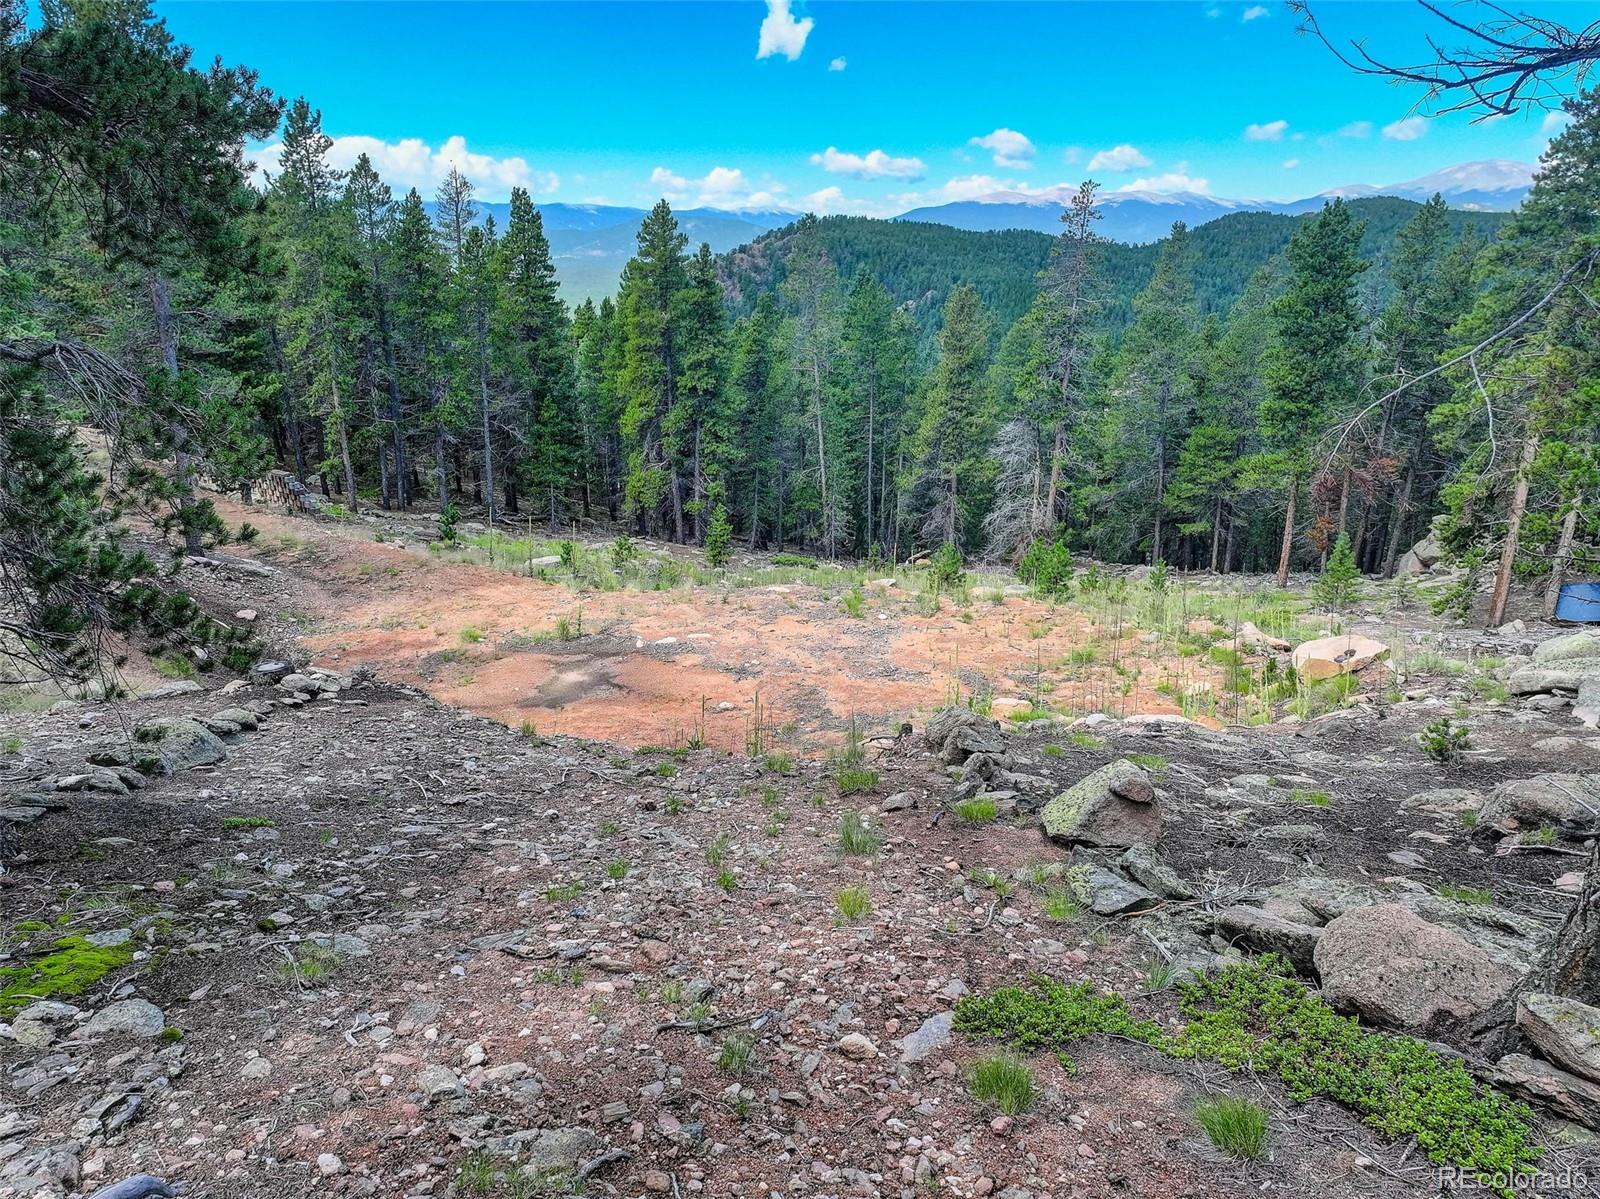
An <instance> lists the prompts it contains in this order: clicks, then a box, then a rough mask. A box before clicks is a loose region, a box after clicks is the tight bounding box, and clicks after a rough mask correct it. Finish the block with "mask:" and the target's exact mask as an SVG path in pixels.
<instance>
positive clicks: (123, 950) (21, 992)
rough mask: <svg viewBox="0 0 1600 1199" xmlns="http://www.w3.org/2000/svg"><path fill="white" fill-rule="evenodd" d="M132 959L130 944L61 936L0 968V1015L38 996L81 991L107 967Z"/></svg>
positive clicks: (108, 968)
mask: <svg viewBox="0 0 1600 1199" xmlns="http://www.w3.org/2000/svg"><path fill="white" fill-rule="evenodd" d="M132 960H133V946H132V945H108V946H103V947H102V946H99V945H91V944H89V942H88V941H87V940H86V939H85V938H84V937H82V936H80V935H78V934H73V935H72V936H70V937H62V938H61V939H60V940H59V941H57V942H56V943H55V945H54V947H53V948H52V949H51V951H50V952H49V953H47V954H45V955H44V956H43V957H38V958H34V959H33V960H32V961H30V962H26V963H24V964H22V965H20V966H6V967H4V968H0V1017H6V1016H14V1015H16V1013H18V1012H19V1011H21V1010H22V1009H23V1008H25V1007H27V1006H28V1005H29V1004H30V1003H34V1002H36V1001H38V1000H40V999H54V998H56V997H58V996H62V995H68V996H70V995H82V994H83V993H84V992H85V991H87V990H88V989H89V988H90V987H92V986H94V984H95V983H97V982H99V981H100V980H101V979H102V978H104V977H105V976H106V975H107V974H109V973H111V971H113V970H115V969H117V968H118V967H120V966H126V965H127V964H128V963H129V962H131V961H132Z"/></svg>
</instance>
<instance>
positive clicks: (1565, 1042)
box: [1517, 993, 1600, 1083]
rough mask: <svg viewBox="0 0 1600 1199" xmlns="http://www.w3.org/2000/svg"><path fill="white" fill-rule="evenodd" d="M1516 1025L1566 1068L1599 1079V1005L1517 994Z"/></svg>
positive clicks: (1570, 1071)
mask: <svg viewBox="0 0 1600 1199" xmlns="http://www.w3.org/2000/svg"><path fill="white" fill-rule="evenodd" d="M1517 1027H1518V1028H1520V1029H1521V1030H1522V1031H1523V1033H1525V1034H1526V1035H1527V1038H1528V1040H1530V1041H1532V1042H1533V1043H1534V1044H1535V1045H1537V1046H1538V1047H1539V1052H1540V1053H1542V1054H1544V1055H1545V1057H1547V1058H1549V1059H1550V1060H1551V1061H1552V1062H1554V1063H1555V1064H1556V1065H1558V1066H1560V1067H1561V1068H1562V1069H1563V1070H1566V1071H1568V1072H1569V1073H1572V1074H1576V1075H1578V1076H1579V1077H1581V1078H1586V1079H1588V1080H1589V1081H1590V1082H1593V1083H1600V1008H1595V1007H1590V1006H1589V1005H1588V1004H1587V1003H1580V1002H1579V1001H1578V1000H1576V999H1566V998H1563V997H1562V996H1559V995H1541V994H1526V993H1525V994H1522V995H1519V996H1517Z"/></svg>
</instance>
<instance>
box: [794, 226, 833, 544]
mask: <svg viewBox="0 0 1600 1199" xmlns="http://www.w3.org/2000/svg"><path fill="white" fill-rule="evenodd" d="M838 289H839V275H838V271H837V270H836V269H835V268H834V265H833V260H832V259H831V258H829V257H828V252H827V250H826V249H825V248H824V246H823V244H822V240H821V238H820V236H819V235H818V232H817V219H816V217H814V216H811V215H809V214H808V215H806V216H804V217H802V218H801V219H800V220H799V222H797V224H796V226H795V249H794V251H793V252H792V253H791V254H790V257H789V270H788V276H787V277H786V278H785V279H784V282H783V288H782V290H783V294H784V297H785V298H786V299H787V300H788V301H789V303H790V304H791V305H793V307H794V310H795V317H794V322H793V329H794V349H793V360H794V364H795V367H796V370H797V371H798V374H799V377H800V378H801V379H802V380H803V386H804V390H805V397H806V424H807V425H808V426H809V434H810V437H811V446H810V448H811V453H812V456H813V461H814V463H815V478H816V486H817V509H818V510H817V521H818V524H819V525H820V532H821V540H822V547H823V552H824V553H825V554H827V556H828V557H829V558H832V557H833V556H834V554H835V552H836V550H837V548H838V540H839V529H840V524H841V510H840V503H839V500H840V497H839V487H838V478H837V469H835V477H834V479H833V480H832V485H831V486H830V480H829V476H828V471H829V466H830V461H829V460H830V458H836V457H837V453H836V449H837V446H836V444H835V442H836V438H832V437H830V436H829V432H830V429H829V424H830V422H829V420H828V413H829V409H830V407H831V402H832V393H833V389H834V387H835V386H836V380H835V379H834V377H833V372H834V362H835V358H836V357H837V355H838V350H839V312H838ZM835 466H836V464H835Z"/></svg>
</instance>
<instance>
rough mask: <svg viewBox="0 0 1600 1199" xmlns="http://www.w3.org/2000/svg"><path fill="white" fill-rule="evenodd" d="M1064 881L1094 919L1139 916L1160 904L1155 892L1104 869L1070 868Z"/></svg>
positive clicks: (1080, 866)
mask: <svg viewBox="0 0 1600 1199" xmlns="http://www.w3.org/2000/svg"><path fill="white" fill-rule="evenodd" d="M1063 878H1064V879H1065V881H1066V884H1067V887H1068V888H1069V889H1070V890H1071V891H1072V894H1073V895H1074V896H1075V897H1076V898H1077V900H1078V902H1079V903H1081V904H1083V906H1084V907H1086V908H1088V909H1089V910H1090V911H1091V912H1093V913H1094V914H1095V915H1097V916H1115V915H1117V914H1118V913H1120V912H1141V911H1144V910H1146V909H1148V908H1153V907H1155V906H1156V905H1157V904H1158V903H1160V902H1161V897H1160V896H1159V895H1157V894H1156V893H1155V892H1153V891H1147V890H1145V889H1144V888H1143V887H1141V886H1140V885H1139V884H1138V883H1136V882H1133V881H1132V880H1131V879H1126V878H1123V877H1122V875H1120V874H1118V873H1117V872H1116V871H1115V870H1107V869H1106V868H1105V867H1104V866H1091V865H1087V864H1085V865H1079V866H1069V867H1068V868H1067V870H1066V872H1065V874H1064V875H1063Z"/></svg>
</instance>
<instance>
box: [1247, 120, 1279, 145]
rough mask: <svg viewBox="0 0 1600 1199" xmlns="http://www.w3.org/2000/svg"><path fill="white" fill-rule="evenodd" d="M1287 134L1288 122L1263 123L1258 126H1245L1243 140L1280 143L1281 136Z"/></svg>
mask: <svg viewBox="0 0 1600 1199" xmlns="http://www.w3.org/2000/svg"><path fill="white" fill-rule="evenodd" d="M1287 132H1289V122H1288V121H1265V122H1263V123H1262V124H1260V125H1246V126H1245V127H1244V140H1245V141H1247V142H1281V141H1282V140H1283V135H1284V134H1285V133H1287Z"/></svg>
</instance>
